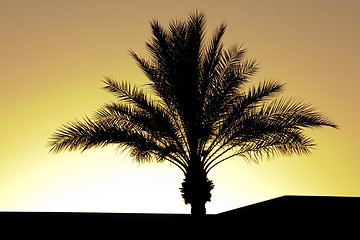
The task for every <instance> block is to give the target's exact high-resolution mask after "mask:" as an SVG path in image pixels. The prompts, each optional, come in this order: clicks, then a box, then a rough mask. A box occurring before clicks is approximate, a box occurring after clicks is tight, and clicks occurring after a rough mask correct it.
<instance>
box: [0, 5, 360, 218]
mask: <svg viewBox="0 0 360 240" xmlns="http://www.w3.org/2000/svg"><path fill="white" fill-rule="evenodd" d="M194 9H200V10H203V11H204V12H205V14H206V17H207V33H208V35H210V34H211V33H212V32H213V31H214V30H215V27H216V26H218V25H219V24H220V23H221V22H222V21H226V22H227V24H228V28H227V32H226V34H225V39H224V41H225V48H227V47H230V46H231V44H233V43H240V44H241V43H243V44H244V46H245V47H247V48H248V53H247V56H248V57H253V58H257V59H258V61H259V62H260V64H261V66H260V67H261V69H260V72H259V74H258V75H257V76H256V79H259V80H262V79H264V78H274V79H278V80H279V81H281V82H286V83H287V87H286V89H287V90H286V92H285V93H284V95H285V96H294V97H303V98H304V99H305V101H309V102H312V103H313V104H314V105H315V106H317V107H318V108H319V110H320V112H323V113H324V114H325V115H327V116H330V117H331V119H333V120H334V122H336V123H337V124H338V125H340V128H341V129H340V130H334V129H328V128H324V129H319V130H318V129H317V130H314V131H313V130H310V131H309V135H311V136H312V137H314V139H315V141H316V143H317V150H315V151H314V152H313V154H312V155H311V156H309V157H283V158H276V159H273V160H272V161H266V160H265V161H264V162H263V163H261V164H260V165H255V164H252V165H249V164H247V163H245V162H244V161H243V160H241V159H232V160H229V161H228V162H224V163H223V164H221V165H219V166H218V167H216V168H215V169H214V170H213V172H212V173H210V176H209V178H210V179H211V180H213V182H214V184H215V188H214V190H213V191H212V195H213V197H212V201H211V202H210V203H208V204H207V210H208V213H217V212H221V211H226V210H229V209H232V208H236V207H240V206H243V205H247V204H251V203H254V202H258V201H263V200H266V199H269V198H273V197H277V196H281V195H287V194H299V195H341V196H360V177H359V176H360V161H359V157H358V154H357V150H358V149H357V148H358V145H359V140H358V136H359V134H360V128H359V124H358V117H359V116H358V115H359V113H358V108H359V107H358V103H359V102H360V94H358V93H357V91H358V89H359V88H360V84H359V81H358V77H359V75H360V72H359V66H360V62H359V57H358V56H359V54H360V48H359V44H358V43H359V42H360V31H359V27H358V23H359V20H360V19H359V15H358V9H360V2H359V1H351V0H335V1H311V0H308V1H307V0H306V1H296V2H295V1H280V0H275V1H265V0H264V1H247V0H246V1H231V0H229V1H227V0H226V1H222V2H221V5H220V4H219V2H218V1H188V0H185V1H178V2H176V1H161V0H157V1H145V0H141V1H132V2H126V3H125V1H111V0H105V1H104V0H94V1H85V0H83V1H81V0H80V1H70V0H65V1H41V0H35V1H25V0H23V1H21V0H19V1H1V3H0V29H1V38H0V53H1V54H0V68H1V79H0V83H1V85H0V91H1V93H0V110H1V115H0V136H1V138H0V146H1V148H0V196H1V197H0V211H11V210H14V211H73V212H76V211H88V212H89V211H103V212H174V213H188V212H189V211H190V207H189V206H186V205H184V203H183V201H182V199H181V195H180V192H179V187H180V184H181V182H182V178H183V176H182V173H181V172H180V171H178V169H177V168H175V167H172V166H170V165H169V164H166V163H165V164H163V165H156V164H149V165H144V166H139V165H137V164H133V163H132V161H131V159H129V158H128V157H127V156H126V155H125V154H122V155H120V154H116V152H115V151H114V149H112V148H105V149H98V150H91V151H88V152H84V153H82V154H80V153H76V152H75V153H62V154H59V155H53V154H49V153H48V151H49V149H48V148H47V147H46V142H47V140H48V138H49V136H50V135H51V133H52V132H53V131H54V130H55V129H56V128H58V127H59V126H60V125H61V124H63V123H65V122H67V121H70V120H72V119H74V118H81V117H83V116H85V115H90V116H91V114H92V112H93V110H96V109H97V108H98V107H100V106H102V105H103V104H104V103H106V102H108V101H111V100H114V99H113V98H112V96H111V95H110V94H108V93H106V92H105V91H103V90H101V89H100V88H101V87H102V86H103V85H102V83H101V81H100V79H102V77H103V76H104V75H108V76H111V77H114V78H115V79H118V80H129V81H131V82H133V83H136V84H138V85H142V84H145V83H146V78H145V76H144V75H143V74H142V72H141V70H139V69H138V68H137V66H136V64H135V63H134V62H133V60H132V59H131V57H130V56H129V55H128V53H127V51H128V50H129V49H133V50H134V51H135V52H137V53H139V55H142V56H148V55H147V53H146V51H145V41H147V40H148V39H149V38H150V28H149V21H150V20H151V19H153V18H157V19H159V21H160V22H161V23H162V24H163V25H166V24H167V23H168V22H169V21H170V19H172V18H185V17H187V15H188V14H189V12H190V11H192V10H194Z"/></svg>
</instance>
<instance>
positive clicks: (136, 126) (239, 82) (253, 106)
mask: <svg viewBox="0 0 360 240" xmlns="http://www.w3.org/2000/svg"><path fill="white" fill-rule="evenodd" d="M204 26H205V19H204V14H203V13H199V12H194V13H192V14H190V16H189V18H188V19H187V20H186V21H179V20H177V21H173V22H171V23H170V25H169V27H168V28H167V29H166V28H164V27H162V26H161V25H160V24H159V22H158V21H155V20H154V21H152V22H151V29H152V38H151V40H150V41H149V42H147V43H146V47H147V49H148V51H149V53H150V55H151V58H150V59H145V58H142V57H140V56H138V55H137V54H136V53H135V52H133V51H130V54H131V56H132V57H133V58H134V59H135V61H136V62H137V64H138V65H139V67H140V68H141V69H142V70H143V72H144V73H145V74H146V76H147V78H148V79H149V80H150V83H149V84H148V87H149V88H150V89H151V92H152V94H149V93H146V92H145V91H144V90H143V89H142V88H139V87H137V86H134V85H133V84H130V83H128V82H124V81H123V82H117V81H115V80H113V79H111V78H109V77H105V80H104V83H105V84H106V86H105V89H106V90H108V91H109V92H112V93H113V94H115V95H116V97H117V98H118V101H116V102H113V103H109V104H106V105H105V106H104V107H103V108H101V109H99V110H98V111H96V112H95V115H94V117H93V118H85V119H83V120H82V121H74V122H70V123H67V124H65V125H63V126H62V127H61V128H59V129H58V130H57V131H56V132H55V133H54V134H53V135H52V137H51V140H50V145H51V151H53V152H60V151H63V150H70V151H72V150H82V151H84V150H86V149H89V148H93V147H103V146H105V145H108V144H116V145H117V146H118V147H119V148H122V149H128V150H129V153H130V156H131V157H133V158H134V159H135V160H136V161H138V162H140V163H142V162H149V161H157V162H164V161H168V162H170V163H172V164H174V165H175V166H177V167H178V168H179V169H180V170H181V171H182V172H183V173H184V175H185V179H184V182H183V184H182V188H181V192H182V196H183V198H184V200H185V203H190V204H191V205H192V213H194V214H204V213H205V207H204V205H205V203H206V202H207V201H210V198H211V194H210V191H211V190H212V188H213V183H212V181H210V180H209V179H208V178H207V175H208V173H209V171H210V170H211V169H212V168H214V167H215V166H216V165H218V164H219V163H221V162H223V161H225V160H227V159H229V158H232V157H235V156H240V157H242V158H244V159H246V160H247V161H255V162H258V161H259V159H261V157H262V156H268V157H272V156H274V155H278V154H282V155H291V154H309V153H310V150H311V149H312V147H313V146H314V142H313V140H312V139H311V138H310V137H308V136H306V135H305V134H304V129H305V128H316V127H320V126H330V127H337V126H336V125H335V124H334V123H332V122H331V121H330V120H328V119H327V118H326V117H324V116H323V115H322V114H321V113H319V112H317V111H316V109H314V108H313V107H312V106H311V105H310V104H306V103H303V102H302V101H301V100H297V99H291V98H290V99H287V98H279V97H276V95H277V94H278V93H279V92H281V91H282V90H283V88H284V84H281V83H279V82H277V81H269V80H268V81H263V82H261V83H260V84H258V85H257V86H253V87H250V88H249V87H247V86H248V84H249V83H250V82H251V78H252V76H253V75H254V74H255V73H256V71H257V69H258V64H257V63H256V62H255V61H254V60H251V59H245V58H244V54H245V49H244V48H242V47H241V46H236V45H235V46H233V47H231V48H230V49H228V50H224V49H223V44H222V37H223V35H224V33H225V28H226V25H225V24H221V25H220V26H219V27H218V28H217V29H216V32H215V33H214V35H213V36H212V38H211V39H210V41H209V42H207V43H205V41H204V28H205V27H204Z"/></svg>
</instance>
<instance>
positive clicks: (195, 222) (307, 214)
mask: <svg viewBox="0 0 360 240" xmlns="http://www.w3.org/2000/svg"><path fill="white" fill-rule="evenodd" d="M0 220H1V222H0V229H1V230H2V233H3V234H4V233H5V232H10V233H11V234H12V235H8V236H11V237H9V238H2V239H13V238H15V237H16V236H30V235H36V236H45V238H47V239H53V238H55V237H57V236H58V237H59V238H62V237H60V236H61V235H62V236H64V235H68V236H71V238H68V237H67V238H66V239H73V238H74V237H75V236H76V235H78V236H80V238H79V237H77V239H84V238H87V237H95V238H98V237H96V235H98V236H101V237H100V239H115V238H117V239H118V238H125V239H129V238H130V237H129V236H128V237H124V236H123V235H124V234H125V233H127V234H129V233H130V234H132V235H131V236H132V237H131V238H133V237H134V239H139V238H140V237H141V236H156V235H163V234H165V233H167V232H168V233H169V234H171V237H170V239H173V238H174V237H176V236H185V235H186V234H190V233H191V231H194V232H198V233H204V234H205V235H207V236H206V237H210V238H211V239H213V238H212V237H211V236H212V235H211V234H215V233H221V234H222V235H221V236H225V235H229V236H230V235H231V234H237V235H236V236H239V238H238V237H235V239H245V238H248V237H245V236H243V234H245V233H247V234H252V235H251V236H253V237H254V236H256V235H258V236H261V235H264V234H266V235H268V234H269V235H271V236H278V235H279V234H280V235H282V234H285V235H288V236H289V237H290V239H292V238H293V237H296V236H300V235H303V236H305V235H306V236H309V237H310V236H315V235H314V234H316V235H318V236H319V237H324V236H332V235H333V234H336V235H338V236H340V237H341V238H346V236H351V238H352V239H357V237H359V236H360V197H320V196H282V197H278V198H274V199H271V200H267V201H264V202H260V203H256V204H253V205H249V206H245V207H242V208H238V209H234V210H231V211H227V212H223V213H220V214H214V215H211V214H210V215H207V216H205V217H201V218H195V217H193V216H191V215H189V214H131V213H68V212H66V213H65V212H0ZM194 232H193V233H194ZM50 233H51V234H50ZM48 234H50V235H48ZM114 234H115V235H114ZM224 234H225V235H224ZM239 234H241V235H239ZM289 234H290V235H291V236H292V237H291V236H290V235H289ZM299 234H300V235H299ZM308 234H310V235H308ZM191 235H192V234H191ZM205 235H203V237H205ZM106 236H107V237H106ZM114 236H117V237H114ZM120 236H121V237H120ZM189 236H190V235H189ZM233 236H234V235H233ZM240 236H241V237H240ZM168 237H169V236H168ZM354 237H356V238H354ZM231 238H233V237H231ZM255 238H256V237H255ZM98 239H99V238H98ZM224 239H227V237H225V238H224ZM256 239H257V238H256ZM310 239H312V237H310Z"/></svg>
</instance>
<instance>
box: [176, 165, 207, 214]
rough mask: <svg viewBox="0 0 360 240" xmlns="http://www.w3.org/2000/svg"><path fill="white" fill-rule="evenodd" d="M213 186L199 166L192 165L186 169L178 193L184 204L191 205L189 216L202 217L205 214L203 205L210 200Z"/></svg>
mask: <svg viewBox="0 0 360 240" xmlns="http://www.w3.org/2000/svg"><path fill="white" fill-rule="evenodd" d="M213 188H214V184H213V183H212V181H210V180H209V179H208V178H207V175H206V172H205V170H204V168H203V167H202V166H201V164H196V165H192V166H191V167H189V168H188V169H187V172H186V174H185V179H184V182H183V183H182V187H181V188H180V191H181V192H182V197H183V199H184V202H185V204H189V203H190V205H191V214H192V215H196V216H203V215H205V214H206V208H205V203H206V202H208V201H210V200H211V193H210V192H211V190H212V189H213Z"/></svg>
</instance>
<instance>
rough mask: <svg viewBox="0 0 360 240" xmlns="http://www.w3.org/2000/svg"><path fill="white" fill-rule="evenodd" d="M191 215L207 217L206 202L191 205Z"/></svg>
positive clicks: (196, 202)
mask: <svg viewBox="0 0 360 240" xmlns="http://www.w3.org/2000/svg"><path fill="white" fill-rule="evenodd" d="M191 215H193V216H205V215H206V208H205V202H201V201H193V203H191Z"/></svg>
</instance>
